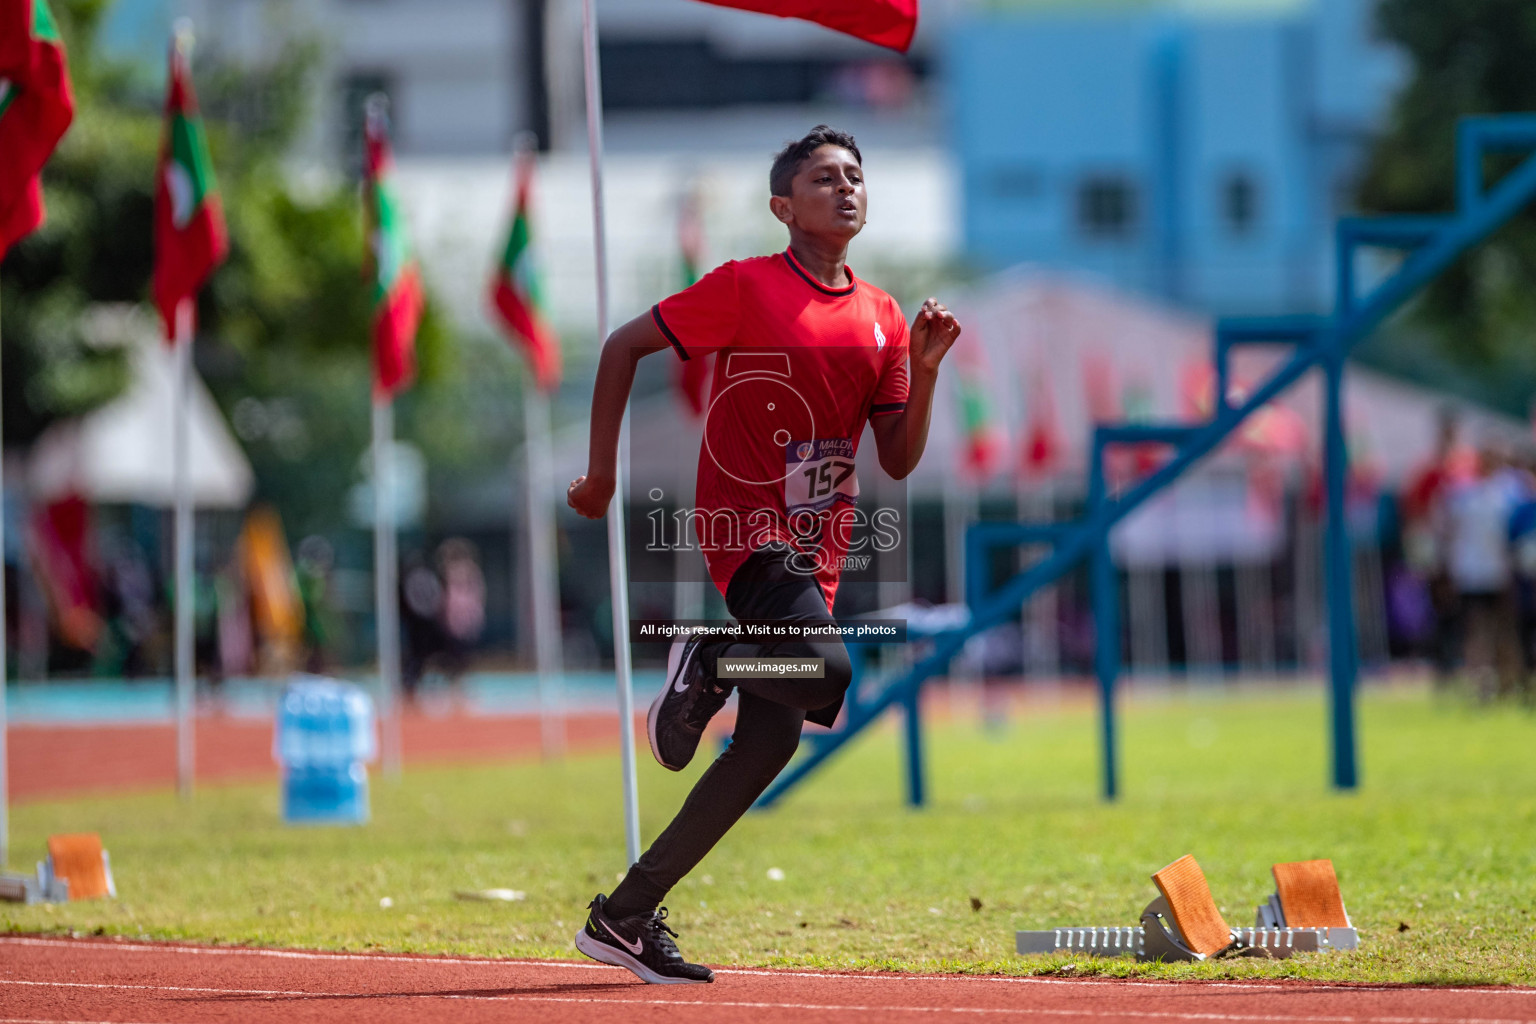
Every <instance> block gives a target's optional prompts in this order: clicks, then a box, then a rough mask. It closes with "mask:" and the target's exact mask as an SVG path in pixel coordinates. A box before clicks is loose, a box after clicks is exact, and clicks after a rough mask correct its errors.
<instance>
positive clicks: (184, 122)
mask: <svg viewBox="0 0 1536 1024" xmlns="http://www.w3.org/2000/svg"><path fill="white" fill-rule="evenodd" d="M191 49H192V34H191V33H190V32H186V31H178V32H177V33H176V34H175V36H174V37H173V38H172V40H171V61H170V81H169V83H168V86H167V89H166V94H165V130H164V132H163V134H162V136H161V140H160V166H159V168H158V169H157V170H156V171H155V279H154V296H155V305H156V306H157V307H158V308H159V310H160V319H161V320H162V321H163V322H164V323H165V336H166V338H168V339H170V340H171V341H176V340H177V339H176V307H177V306H179V305H180V304H181V303H182V302H184V301H191V300H194V299H196V297H197V293H198V290H199V289H200V288H202V286H203V283H204V282H205V281H207V280H208V275H209V274H211V273H213V268H215V267H217V266H218V265H219V264H220V263H222V262H224V257H225V256H227V255H228V254H229V236H228V234H227V233H226V231H225V229H224V208H223V207H222V206H221V205H220V203H219V193H218V187H217V185H216V184H215V183H214V180H213V161H212V160H211V159H209V157H208V138H207V136H206V135H204V133H203V119H202V117H201V116H200V115H199V114H198V111H197V95H196V93H194V92H193V90H192V67H191V52H190V51H191Z"/></svg>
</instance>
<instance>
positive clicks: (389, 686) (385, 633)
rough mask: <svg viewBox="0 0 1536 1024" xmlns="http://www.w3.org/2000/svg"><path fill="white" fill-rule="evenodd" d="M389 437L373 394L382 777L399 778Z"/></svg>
mask: <svg viewBox="0 0 1536 1024" xmlns="http://www.w3.org/2000/svg"><path fill="white" fill-rule="evenodd" d="M394 435H395V408H394V401H393V399H392V398H391V397H390V396H389V395H387V394H375V395H374V396H373V599H374V616H375V621H376V623H377V629H376V632H377V633H378V638H377V639H378V652H379V685H380V688H381V690H382V691H383V701H384V706H385V708H386V709H387V710H386V713H385V715H384V743H383V747H384V749H383V751H382V753H383V762H384V773H385V774H386V775H387V776H389V777H390V778H394V779H398V778H399V777H400V771H401V764H402V763H403V761H404V749H403V748H404V736H403V730H402V727H401V716H402V710H403V709H402V707H401V705H402V703H403V701H402V699H401V695H400V604H399V601H398V598H397V593H398V590H399V588H398V586H397V584H396V582H395V577H396V574H397V573H398V571H399V559H398V556H397V555H396V553H395V475H394V465H393V460H392V459H391V458H390V455H391V452H390V448H391V445H392V444H393V443H394Z"/></svg>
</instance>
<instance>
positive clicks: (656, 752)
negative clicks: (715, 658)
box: [645, 643, 688, 772]
mask: <svg viewBox="0 0 1536 1024" xmlns="http://www.w3.org/2000/svg"><path fill="white" fill-rule="evenodd" d="M687 650H688V645H687V644H686V643H681V644H673V645H672V650H671V651H669V652H667V685H665V686H663V687H662V688H661V692H660V693H658V694H657V695H656V699H655V700H653V701H651V710H650V711H648V712H646V715H645V735H646V738H647V739H649V740H650V741H651V756H652V757H654V758H655V759H656V763H657V764H659V765H661V766H662V767H663V768H665V769H666V770H667V771H669V772H680V771H682V770H683V769H684V768H686V767H688V766H687V765H685V764H680V765H670V764H667V762H666V761H664V760H663V759H662V756H661V747H660V746H658V745H657V743H656V719H657V717H658V716H659V715H660V714H661V703H662V701H664V700H666V699H667V694H669V693H671V692H672V687H673V686H675V685H677V677H678V674H679V673H681V672H682V670H683V653H684V652H685V651H687Z"/></svg>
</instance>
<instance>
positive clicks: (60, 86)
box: [0, 0, 75, 259]
mask: <svg viewBox="0 0 1536 1024" xmlns="http://www.w3.org/2000/svg"><path fill="white" fill-rule="evenodd" d="M74 116H75V100H74V95H73V93H72V92H71V90H70V86H69V72H68V68H67V66H66V63H65V59H64V41H63V39H62V38H61V37H60V35H59V28H58V25H57V24H56V23H55V22H54V20H53V13H52V12H51V11H50V10H49V9H48V3H47V0H0V154H3V158H0V259H3V258H4V257H5V253H6V250H7V249H9V248H10V247H11V245H12V244H13V243H15V242H16V241H18V240H19V239H21V238H22V237H24V236H25V235H27V234H29V233H30V232H32V231H33V230H34V229H35V228H37V227H38V225H40V224H42V222H43V199H42V187H41V185H40V184H39V182H38V175H39V174H40V173H41V172H42V169H43V164H44V163H46V162H47V161H48V157H49V156H50V155H51V154H52V153H53V149H54V147H55V146H57V145H58V143H59V139H60V138H62V137H63V135H64V131H65V129H67V128H68V127H69V122H70V121H71V120H73V119H74Z"/></svg>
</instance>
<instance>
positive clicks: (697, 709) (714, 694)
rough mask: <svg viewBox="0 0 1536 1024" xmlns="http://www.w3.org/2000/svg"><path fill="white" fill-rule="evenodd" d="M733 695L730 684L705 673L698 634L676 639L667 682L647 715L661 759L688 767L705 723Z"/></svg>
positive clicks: (653, 748)
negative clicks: (700, 655)
mask: <svg viewBox="0 0 1536 1024" xmlns="http://www.w3.org/2000/svg"><path fill="white" fill-rule="evenodd" d="M730 695H731V688H730V687H729V686H721V685H720V684H719V683H718V682H716V681H715V680H713V679H710V678H709V677H708V676H706V675H705V674H704V666H703V664H701V663H700V661H699V638H698V637H692V638H690V639H688V640H687V641H682V640H679V641H677V642H675V643H673V645H672V651H671V653H670V654H669V655H668V656H667V685H666V686H665V687H663V688H662V691H661V692H660V693H658V694H657V695H656V699H655V700H654V701H652V702H651V710H650V713H649V714H648V715H646V718H645V724H646V732H647V733H648V734H649V735H650V737H651V753H652V754H654V755H655V757H656V761H657V763H658V764H660V765H661V766H662V767H663V768H670V769H672V770H673V771H674V772H680V771H682V770H683V769H684V768H686V767H688V762H689V761H692V760H693V755H694V752H695V751H696V750H698V749H699V737H700V736H703V735H704V727H705V726H706V725H708V724H709V720H710V719H711V718H714V717H715V712H717V711H719V710H720V709H721V708H722V707H724V706H725V701H726V698H727V697H729V696H730Z"/></svg>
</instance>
